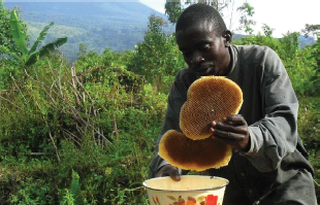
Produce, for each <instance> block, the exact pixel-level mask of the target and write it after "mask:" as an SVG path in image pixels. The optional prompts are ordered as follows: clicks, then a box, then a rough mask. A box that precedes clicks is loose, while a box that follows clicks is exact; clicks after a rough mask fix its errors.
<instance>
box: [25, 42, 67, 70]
mask: <svg viewBox="0 0 320 205" xmlns="http://www.w3.org/2000/svg"><path fill="white" fill-rule="evenodd" d="M67 41H68V38H67V37H65V38H58V39H56V40H55V41H53V42H51V43H48V44H46V45H44V46H43V47H41V48H40V49H39V50H38V51H35V52H33V53H32V54H31V55H30V56H29V58H28V59H27V62H26V65H27V66H28V65H32V64H34V63H35V62H36V61H37V60H38V58H41V57H42V56H45V55H48V54H49V53H50V52H52V51H54V50H55V49H56V48H58V47H60V46H62V45H63V44H65V43H67Z"/></svg>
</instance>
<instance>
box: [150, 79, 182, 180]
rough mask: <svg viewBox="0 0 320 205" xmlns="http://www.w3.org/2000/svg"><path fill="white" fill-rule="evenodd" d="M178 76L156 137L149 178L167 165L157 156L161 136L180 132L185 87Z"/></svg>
mask: <svg viewBox="0 0 320 205" xmlns="http://www.w3.org/2000/svg"><path fill="white" fill-rule="evenodd" d="M178 76H179V74H178ZM178 76H177V77H176V80H175V82H174V83H173V85H172V87H171V90H170V93H169V97H168V105H167V111H166V115H165V119H164V121H163V124H162V130H161V132H160V134H159V136H158V140H157V146H156V153H155V156H154V158H153V159H152V161H151V164H150V166H149V168H150V172H149V178H153V177H155V175H156V173H157V171H158V170H159V169H160V168H161V167H162V166H164V165H166V164H169V163H168V162H167V161H165V160H164V159H162V158H161V157H160V156H159V155H158V148H159V142H160V140H161V138H162V136H163V135H164V134H165V133H166V132H167V131H168V130H171V129H173V130H177V131H180V132H181V129H180V126H179V115H180V109H181V107H182V105H183V103H184V102H185V101H186V93H187V87H186V86H185V84H184V83H181V81H182V80H181V79H180V80H179V79H178Z"/></svg>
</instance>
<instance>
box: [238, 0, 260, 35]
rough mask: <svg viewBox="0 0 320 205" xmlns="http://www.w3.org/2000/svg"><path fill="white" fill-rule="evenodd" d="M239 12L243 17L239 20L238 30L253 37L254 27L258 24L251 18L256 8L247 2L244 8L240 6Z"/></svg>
mask: <svg viewBox="0 0 320 205" xmlns="http://www.w3.org/2000/svg"><path fill="white" fill-rule="evenodd" d="M237 11H240V12H241V17H240V20H239V23H240V26H239V28H238V30H240V31H242V30H244V32H246V33H248V34H250V35H252V33H253V28H252V26H254V25H255V24H256V21H254V20H253V19H251V17H252V16H253V14H254V8H253V7H252V6H251V5H250V4H249V3H247V2H245V3H244V4H243V5H242V6H240V7H239V8H238V9H237Z"/></svg>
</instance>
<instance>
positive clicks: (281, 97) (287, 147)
mask: <svg viewBox="0 0 320 205" xmlns="http://www.w3.org/2000/svg"><path fill="white" fill-rule="evenodd" d="M261 66H262V70H263V75H262V77H261V84H260V92H261V96H262V102H263V107H264V117H263V118H262V119H261V120H259V121H257V122H255V123H253V124H252V125H250V126H249V133H250V141H251V147H250V150H249V152H248V153H245V156H246V157H247V158H248V159H249V160H250V161H251V162H252V163H253V165H254V166H255V167H256V168H257V169H258V170H259V171H261V172H268V171H272V170H274V169H277V168H278V167H279V166H280V163H281V161H282V160H283V158H285V157H286V156H288V155H289V154H291V153H292V152H294V151H295V149H296V146H297V142H298V138H299V135H298V132H297V113H298V101H297V98H296V95H295V93H294V91H293V88H292V85H291V82H290V79H289V76H288V74H287V72H286V70H285V68H284V66H283V64H282V62H281V60H280V58H279V57H278V55H277V54H276V53H275V52H274V51H272V50H271V49H268V50H267V52H266V54H265V58H264V59H263V61H262V63H261Z"/></svg>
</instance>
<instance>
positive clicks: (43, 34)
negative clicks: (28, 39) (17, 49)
mask: <svg viewBox="0 0 320 205" xmlns="http://www.w3.org/2000/svg"><path fill="white" fill-rule="evenodd" d="M53 24H54V23H53V22H51V23H50V24H49V25H47V26H46V27H44V28H43V30H42V31H41V33H40V34H39V36H38V38H37V40H36V41H35V42H34V44H33V45H32V47H31V49H30V50H29V52H28V56H30V55H31V54H32V53H33V52H35V51H36V49H37V47H38V45H39V44H40V43H42V42H43V41H44V40H45V39H46V37H47V34H48V30H49V29H50V27H51V26H53Z"/></svg>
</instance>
